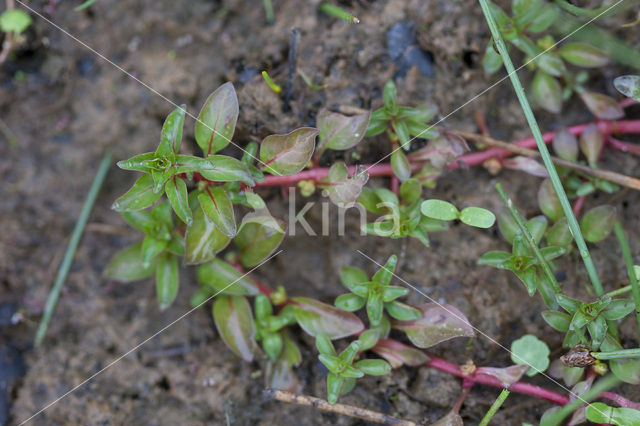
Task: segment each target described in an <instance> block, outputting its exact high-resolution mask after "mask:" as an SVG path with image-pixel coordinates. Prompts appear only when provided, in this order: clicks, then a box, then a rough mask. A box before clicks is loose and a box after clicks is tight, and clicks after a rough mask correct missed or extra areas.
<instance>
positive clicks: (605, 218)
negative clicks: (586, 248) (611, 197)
mask: <svg viewBox="0 0 640 426" xmlns="http://www.w3.org/2000/svg"><path fill="white" fill-rule="evenodd" d="M615 221H616V210H615V208H614V207H613V206H609V205H604V206H598V207H594V208H593V209H591V210H589V211H587V212H586V213H585V214H584V216H583V217H582V220H581V221H580V229H581V230H582V234H583V236H584V239H585V240H587V241H589V242H591V243H597V242H598V241H602V240H604V239H605V238H606V237H607V235H609V234H610V233H611V230H612V229H613V224H614V223H615Z"/></svg>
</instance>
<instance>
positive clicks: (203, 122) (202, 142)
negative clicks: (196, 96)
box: [195, 83, 239, 156]
mask: <svg viewBox="0 0 640 426" xmlns="http://www.w3.org/2000/svg"><path fill="white" fill-rule="evenodd" d="M238 112H239V108H238V97H237V96H236V91H235V89H234V88H233V84H231V83H225V84H223V85H222V86H220V87H218V88H217V89H216V91H215V92H213V93H212V94H211V95H210V96H209V98H208V99H207V100H206V102H205V103H204V106H203V107H202V110H201V111H200V114H199V115H198V121H197V122H196V127H195V136H196V142H198V145H199V146H200V149H202V151H203V152H204V154H205V156H209V155H211V154H215V153H216V152H218V151H220V150H221V149H222V148H224V147H225V146H227V145H228V144H229V141H230V140H231V137H232V136H233V132H234V131H235V128H236V121H237V120H238Z"/></svg>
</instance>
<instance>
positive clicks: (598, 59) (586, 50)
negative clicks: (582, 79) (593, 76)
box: [558, 42, 609, 68]
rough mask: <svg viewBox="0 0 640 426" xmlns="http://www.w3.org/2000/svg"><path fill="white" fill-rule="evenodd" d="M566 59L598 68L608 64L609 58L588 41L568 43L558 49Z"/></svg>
mask: <svg viewBox="0 0 640 426" xmlns="http://www.w3.org/2000/svg"><path fill="white" fill-rule="evenodd" d="M558 53H559V54H560V56H562V57H563V58H564V60H565V61H567V62H569V63H572V64H574V65H578V66H580V67H585V68H597V67H602V66H604V65H607V64H608V63H609V58H608V57H607V55H606V54H605V53H604V52H603V51H602V50H600V49H598V48H597V47H594V46H592V45H590V44H587V43H580V42H574V43H567V44H565V45H563V46H561V47H560V48H559V49H558Z"/></svg>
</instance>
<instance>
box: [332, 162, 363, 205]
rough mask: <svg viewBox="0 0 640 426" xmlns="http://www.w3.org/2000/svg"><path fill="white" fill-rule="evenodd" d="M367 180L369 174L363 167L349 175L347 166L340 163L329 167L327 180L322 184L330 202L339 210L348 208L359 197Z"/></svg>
mask: <svg viewBox="0 0 640 426" xmlns="http://www.w3.org/2000/svg"><path fill="white" fill-rule="evenodd" d="M367 180H369V174H368V173H367V171H366V170H365V169H364V168H363V167H358V168H357V169H356V171H355V173H354V174H353V175H351V174H349V170H348V169H347V166H346V165H345V164H344V163H342V162H340V163H334V164H333V165H332V166H331V168H330V169H329V174H328V175H327V178H326V179H324V180H323V181H322V182H323V186H324V190H325V192H326V195H328V196H329V199H330V200H331V202H333V203H334V204H335V205H337V206H338V207H341V208H350V207H353V205H354V204H355V202H356V200H357V199H358V197H359V196H360V193H361V191H362V187H363V186H364V185H365V184H366V183H367ZM324 184H326V186H325V185H324Z"/></svg>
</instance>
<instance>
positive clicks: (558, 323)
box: [542, 311, 571, 333]
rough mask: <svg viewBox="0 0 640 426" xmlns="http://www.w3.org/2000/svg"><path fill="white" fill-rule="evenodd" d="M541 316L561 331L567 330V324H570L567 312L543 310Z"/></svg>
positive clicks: (569, 316)
mask: <svg viewBox="0 0 640 426" xmlns="http://www.w3.org/2000/svg"><path fill="white" fill-rule="evenodd" d="M542 318H543V319H544V320H545V321H546V322H547V324H549V325H550V326H551V327H553V328H555V329H556V330H558V331H560V332H562V333H566V332H567V331H569V324H571V315H569V314H565V313H563V312H558V311H543V312H542Z"/></svg>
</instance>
